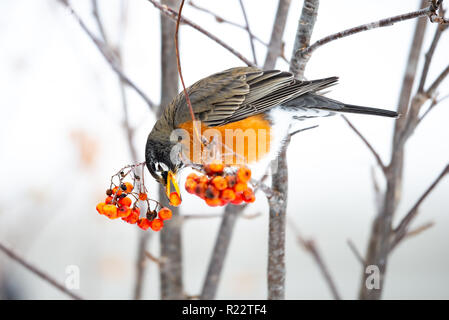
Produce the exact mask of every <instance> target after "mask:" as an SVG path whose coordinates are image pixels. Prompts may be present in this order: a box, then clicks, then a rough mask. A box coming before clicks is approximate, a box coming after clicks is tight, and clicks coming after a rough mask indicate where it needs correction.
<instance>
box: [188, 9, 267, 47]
mask: <svg viewBox="0 0 449 320" xmlns="http://www.w3.org/2000/svg"><path fill="white" fill-rule="evenodd" d="M187 4H188V5H189V6H191V7H192V8H195V9H197V10H198V11H202V12H205V13H207V14H210V15H211V16H212V17H214V19H215V20H216V21H217V22H218V23H226V24H229V25H231V26H234V27H236V28H239V29H242V30H245V31H246V27H245V26H244V25H241V24H239V23H236V22H233V21H230V20H227V19H225V18H223V17H222V16H220V15H218V14H216V13H215V12H212V11H211V10H209V9H206V8H203V7H201V6H199V5H197V4H196V3H194V2H193V1H189V2H188V3H187ZM252 36H253V38H254V40H256V41H257V42H259V43H260V44H262V45H264V46H266V47H267V46H268V44H267V43H266V42H264V41H263V40H262V39H260V38H259V37H258V36H256V35H255V34H252Z"/></svg>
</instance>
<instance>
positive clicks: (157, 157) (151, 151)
mask: <svg viewBox="0 0 449 320" xmlns="http://www.w3.org/2000/svg"><path fill="white" fill-rule="evenodd" d="M171 149H172V145H171V144H164V143H161V142H157V141H154V140H151V139H148V141H147V146H146V150H145V163H146V166H147V168H148V171H150V173H151V175H152V176H153V178H154V179H155V180H156V181H157V182H159V183H160V184H162V185H163V186H164V188H165V193H166V195H167V198H169V197H170V193H171V192H172V191H174V192H176V193H177V194H178V196H179V198H181V193H180V190H179V186H178V180H177V174H178V171H179V169H180V167H181V163H180V162H176V163H174V162H173V161H172V159H171V156H170V155H171ZM172 187H173V188H172ZM173 189H174V190H173Z"/></svg>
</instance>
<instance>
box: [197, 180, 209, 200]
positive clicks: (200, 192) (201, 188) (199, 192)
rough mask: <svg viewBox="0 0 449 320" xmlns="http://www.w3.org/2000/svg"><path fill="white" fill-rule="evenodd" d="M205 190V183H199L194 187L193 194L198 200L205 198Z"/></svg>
mask: <svg viewBox="0 0 449 320" xmlns="http://www.w3.org/2000/svg"><path fill="white" fill-rule="evenodd" d="M206 190H207V183H204V182H200V183H198V184H197V185H196V187H195V194H196V195H197V196H198V197H200V198H204V197H205V196H206Z"/></svg>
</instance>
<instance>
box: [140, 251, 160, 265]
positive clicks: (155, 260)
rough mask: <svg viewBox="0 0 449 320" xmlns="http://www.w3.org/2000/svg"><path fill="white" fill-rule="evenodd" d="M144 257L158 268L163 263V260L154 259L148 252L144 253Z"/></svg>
mask: <svg viewBox="0 0 449 320" xmlns="http://www.w3.org/2000/svg"><path fill="white" fill-rule="evenodd" d="M145 257H147V258H148V259H149V260H150V261H152V262H154V263H155V264H157V265H158V266H159V267H161V266H162V265H163V264H164V263H165V261H163V259H161V258H157V257H155V256H154V255H152V254H151V253H150V252H149V251H145Z"/></svg>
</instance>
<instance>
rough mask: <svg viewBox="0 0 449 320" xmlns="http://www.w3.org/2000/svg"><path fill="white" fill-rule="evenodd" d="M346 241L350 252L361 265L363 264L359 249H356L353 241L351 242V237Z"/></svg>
mask: <svg viewBox="0 0 449 320" xmlns="http://www.w3.org/2000/svg"><path fill="white" fill-rule="evenodd" d="M346 243H347V244H348V246H349V249H351V251H352V253H353V254H354V256H355V257H356V259H357V260H358V261H359V262H360V264H361V265H362V266H364V265H365V260H364V259H363V257H362V255H361V253H360V251H359V250H358V249H357V247H356V245H355V244H354V242H352V240H351V239H348V240H346Z"/></svg>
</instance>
